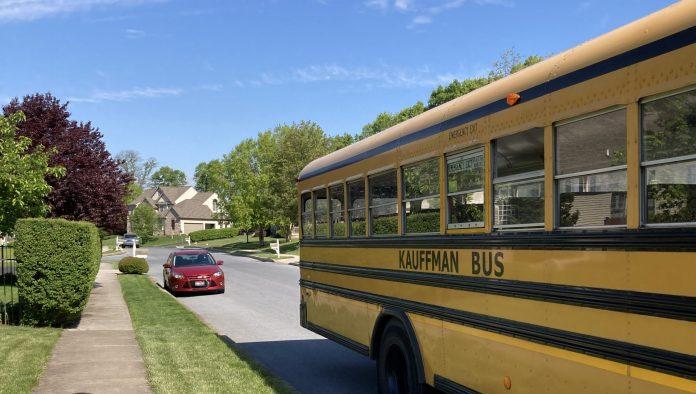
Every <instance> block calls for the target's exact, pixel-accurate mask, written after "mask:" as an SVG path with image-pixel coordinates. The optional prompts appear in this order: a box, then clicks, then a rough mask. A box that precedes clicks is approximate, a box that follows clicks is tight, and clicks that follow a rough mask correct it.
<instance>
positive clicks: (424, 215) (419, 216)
mask: <svg viewBox="0 0 696 394" xmlns="http://www.w3.org/2000/svg"><path fill="white" fill-rule="evenodd" d="M439 231H440V212H418V213H412V214H410V215H408V216H406V232H407V233H411V234H417V233H436V232H439Z"/></svg>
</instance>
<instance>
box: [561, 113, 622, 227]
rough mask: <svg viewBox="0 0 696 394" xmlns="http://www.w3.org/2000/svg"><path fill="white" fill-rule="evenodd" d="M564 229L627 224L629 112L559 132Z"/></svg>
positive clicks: (582, 122) (595, 118)
mask: <svg viewBox="0 0 696 394" xmlns="http://www.w3.org/2000/svg"><path fill="white" fill-rule="evenodd" d="M555 140H556V179H557V181H558V202H557V207H558V223H559V226H560V227H597V226H612V225H613V226H617V225H618V226H623V225H625V224H626V109H625V108H622V109H619V110H612V111H610V112H605V113H602V114H599V115H594V116H591V117H588V118H584V119H581V120H576V121H572V122H570V123H565V124H563V125H559V126H556V138H555Z"/></svg>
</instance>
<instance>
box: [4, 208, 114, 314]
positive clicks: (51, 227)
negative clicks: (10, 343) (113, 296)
mask: <svg viewBox="0 0 696 394" xmlns="http://www.w3.org/2000/svg"><path fill="white" fill-rule="evenodd" d="M15 235H16V237H17V241H16V243H15V257H16V258H17V287H18V293H19V303H20V306H21V309H22V318H21V321H22V324H28V325H50V326H66V325H69V324H72V323H75V322H76V321H77V320H78V319H79V318H80V314H81V313H82V310H83V309H84V307H85V305H86V304H87V300H88V298H89V294H90V292H91V291H92V288H93V286H94V278H95V277H96V275H97V271H98V270H99V260H100V258H101V244H100V240H99V232H98V231H97V228H96V227H95V226H94V225H93V224H91V223H87V222H70V221H67V220H64V219H21V220H19V221H17V224H16V226H15Z"/></svg>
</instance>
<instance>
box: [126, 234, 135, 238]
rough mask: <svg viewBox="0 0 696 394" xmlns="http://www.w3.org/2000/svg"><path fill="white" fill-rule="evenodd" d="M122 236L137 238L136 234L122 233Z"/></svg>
mask: <svg viewBox="0 0 696 394" xmlns="http://www.w3.org/2000/svg"><path fill="white" fill-rule="evenodd" d="M124 237H125V238H138V236H137V235H135V234H126V235H124Z"/></svg>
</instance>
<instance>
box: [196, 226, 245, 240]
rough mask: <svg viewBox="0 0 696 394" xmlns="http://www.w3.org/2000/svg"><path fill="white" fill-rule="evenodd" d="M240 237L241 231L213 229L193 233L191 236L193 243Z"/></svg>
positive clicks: (231, 228) (232, 228)
mask: <svg viewBox="0 0 696 394" xmlns="http://www.w3.org/2000/svg"><path fill="white" fill-rule="evenodd" d="M237 235H239V230H238V229H236V228H234V227H230V228H212V229H209V230H198V231H193V232H191V233H190V234H189V237H191V242H201V241H210V240H212V239H222V238H232V237H236V236H237Z"/></svg>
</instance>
